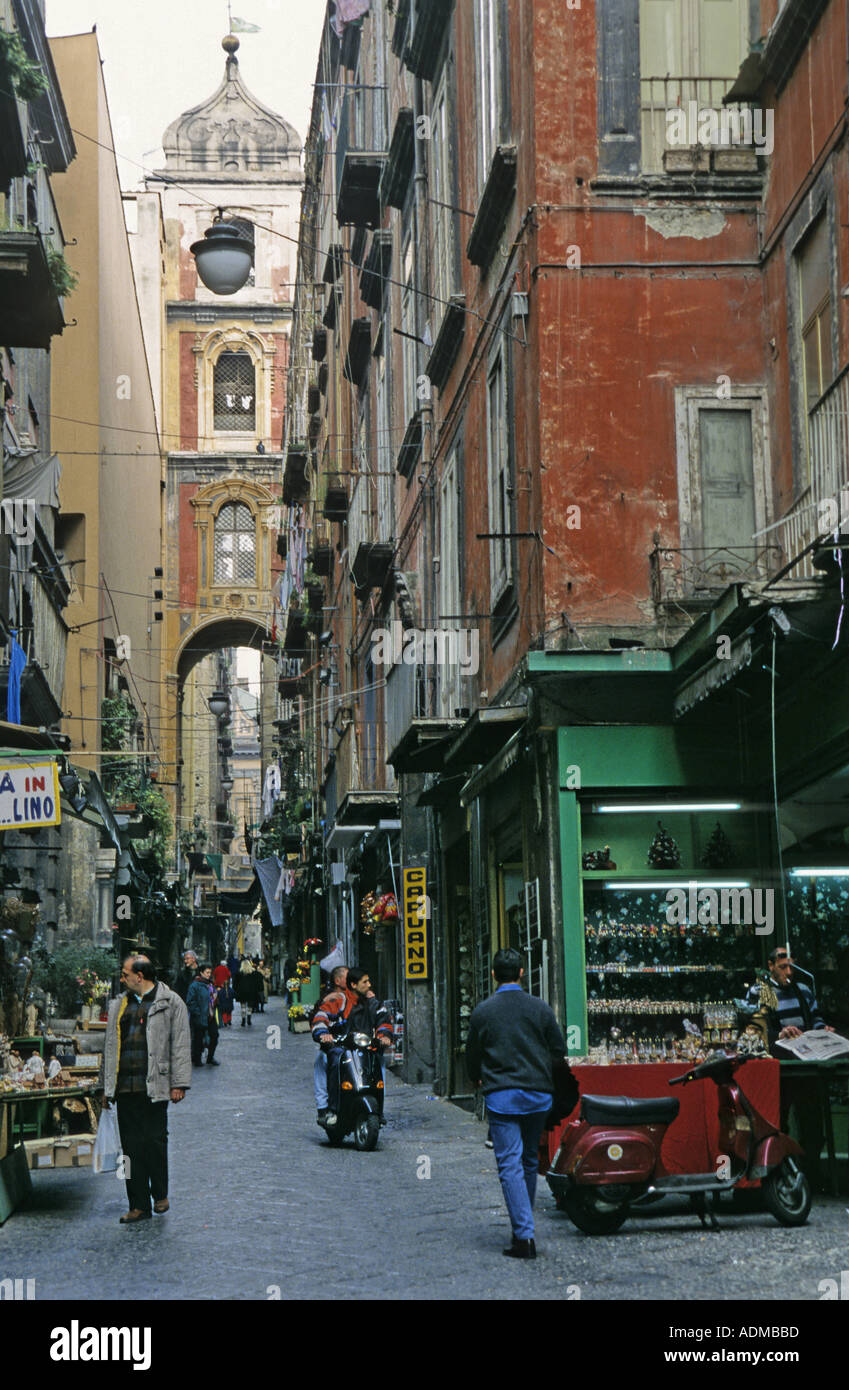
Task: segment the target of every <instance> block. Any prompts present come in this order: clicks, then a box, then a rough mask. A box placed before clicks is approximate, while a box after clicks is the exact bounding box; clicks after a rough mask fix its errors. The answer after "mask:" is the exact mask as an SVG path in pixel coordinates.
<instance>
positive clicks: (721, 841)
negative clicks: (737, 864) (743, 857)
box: [702, 821, 734, 869]
mask: <svg viewBox="0 0 849 1390" xmlns="http://www.w3.org/2000/svg"><path fill="white" fill-rule="evenodd" d="M733 863H734V850H733V847H732V845H731V841H730V840H729V838H728V836H727V835H726V833H725V831H724V830H723V828H722V826H721V825H720V823H719V821H717V822H716V829H715V830H714V832H713V834H712V835H711V837H710V839H709V840H708V842H707V844H706V845H705V852H704V854H703V855H702V865H703V866H704V868H706V869H727V868H728V867H729V865H731V864H733Z"/></svg>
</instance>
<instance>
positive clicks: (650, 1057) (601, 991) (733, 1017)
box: [581, 805, 774, 1063]
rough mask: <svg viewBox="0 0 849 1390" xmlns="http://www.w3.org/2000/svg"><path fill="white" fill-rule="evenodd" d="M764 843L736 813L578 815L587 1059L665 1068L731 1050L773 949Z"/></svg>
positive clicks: (747, 817)
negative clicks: (743, 1008)
mask: <svg viewBox="0 0 849 1390" xmlns="http://www.w3.org/2000/svg"><path fill="white" fill-rule="evenodd" d="M762 834H763V827H762V825H761V824H760V821H759V817H758V816H757V815H756V814H755V813H746V812H744V811H742V810H740V809H737V808H736V806H735V807H734V808H733V809H732V807H731V806H729V807H727V808H726V809H724V810H722V811H718V810H717V809H716V808H715V807H714V808H711V809H707V808H705V809H701V808H696V809H693V808H688V809H684V808H681V809H679V808H677V807H675V806H674V805H669V806H665V807H664V808H663V809H662V810H659V809H658V808H651V809H649V808H646V809H645V810H642V809H640V810H638V809H636V808H630V807H628V806H626V805H621V806H617V807H616V808H615V810H612V811H605V810H602V809H599V808H598V807H597V806H586V807H585V808H584V809H583V814H582V817H581V839H582V864H583V865H584V866H586V867H584V868H583V869H582V872H581V880H582V904H583V935H584V962H585V964H584V971H585V976H586V1020H587V1049H586V1053H585V1055H586V1056H587V1057H588V1058H590V1059H591V1060H593V1061H596V1062H610V1063H621V1062H663V1061H670V1062H672V1061H676V1060H678V1059H684V1060H690V1059H692V1058H700V1057H702V1056H704V1055H706V1053H707V1052H709V1051H710V1050H712V1049H713V1048H717V1047H722V1046H728V1045H732V1044H734V1043H736V1041H737V1036H738V1024H739V1023H741V1021H742V1020H741V1018H740V1013H739V1009H738V1001H740V1000H742V999H743V998H744V997H745V994H746V991H747V989H748V986H749V985H750V984H751V983H752V981H753V979H754V977H755V972H756V970H757V969H758V968H759V967H760V966H761V965H762V963H763V959H764V952H765V947H764V942H765V941H767V940H771V939H772V937H771V935H768V934H767V930H766V928H767V926H768V925H769V920H768V912H767V911H766V908H767V907H769V909H770V910H771V908H772V905H773V901H774V900H773V899H772V898H765V897H764V896H763V894H764V893H765V892H767V891H768V892H770V893H772V892H773V890H772V889H768V888H767V887H766V886H765V875H764V873H762V872H760V871H759V870H758V868H757V864H758V862H759V860H761V859H762V846H761V843H760V840H759V837H760V836H761V835H762ZM760 919H763V920H760ZM753 1050H757V1049H756V1048H753Z"/></svg>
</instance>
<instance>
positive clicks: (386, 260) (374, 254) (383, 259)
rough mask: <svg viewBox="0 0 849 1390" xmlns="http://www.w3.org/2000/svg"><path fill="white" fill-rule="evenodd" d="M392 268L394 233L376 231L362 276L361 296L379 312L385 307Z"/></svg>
mask: <svg viewBox="0 0 849 1390" xmlns="http://www.w3.org/2000/svg"><path fill="white" fill-rule="evenodd" d="M391 268H392V233H391V232H375V234H374V236H373V237H372V239H371V246H370V248H369V253H368V256H367V257H366V259H365V263H364V265H363V271H362V274H361V276H360V296H361V298H362V300H363V303H364V304H367V305H368V306H369V308H370V309H376V310H377V311H378V313H380V312H381V310H382V309H383V298H384V294H385V292H386V283H387V279H388V276H389V272H390V270H391Z"/></svg>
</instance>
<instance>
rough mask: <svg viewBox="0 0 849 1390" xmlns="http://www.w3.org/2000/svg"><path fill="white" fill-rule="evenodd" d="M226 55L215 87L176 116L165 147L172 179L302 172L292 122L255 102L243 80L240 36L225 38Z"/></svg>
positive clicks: (272, 177)
mask: <svg viewBox="0 0 849 1390" xmlns="http://www.w3.org/2000/svg"><path fill="white" fill-rule="evenodd" d="M221 46H222V48H223V49H224V51H225V53H226V54H227V62H226V65H225V69H224V77H223V79H222V81H221V84H220V86H219V87H218V89H217V91H215V92H214V93H213V95H212V96H211V97H209V98H208V99H207V100H206V101H203V102H201V103H200V105H199V106H193V107H191V109H190V110H188V111H184V112H183V114H182V116H178V117H177V120H176V121H173V122H172V123H171V125H170V126H169V127H168V129H167V130H166V132H165V134H164V136H163V138H162V145H163V148H164V150H165V169H164V170H161V171H159V172H161V173H162V174H165V175H167V176H168V177H169V178H175V177H177V176H179V179H180V181H181V182H182V183H185V182H192V181H194V182H199V183H211V182H215V181H220V182H225V183H226V182H232V181H234V180H238V181H239V182H240V183H241V182H243V181H251V180H257V181H258V182H268V181H275V182H276V181H278V180H279V179H280V178H281V176H283V177H284V178H285V176H286V175H289V176H291V175H293V174H294V175H298V174H299V171H300V149H301V139H300V136H299V135H298V132H297V131H296V130H295V128H294V126H292V125H290V124H289V122H288V121H286V120H284V119H283V117H282V116H279V115H277V113H276V112H274V111H271V110H270V109H269V108H268V107H267V106H263V105H262V103H261V102H259V101H257V99H256V97H255V96H253V95H252V94H251V93H250V92H249V91H248V89H247V87H246V86H245V84H244V82H243V81H242V77H241V72H240V70H239V60H238V58H237V57H236V53H237V51H238V48H239V40H238V39H237V38H236V36H235V34H228V35H227V37H226V38H225V39H223V41H222V45H221Z"/></svg>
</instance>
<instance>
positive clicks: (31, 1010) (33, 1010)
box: [26, 1004, 38, 1038]
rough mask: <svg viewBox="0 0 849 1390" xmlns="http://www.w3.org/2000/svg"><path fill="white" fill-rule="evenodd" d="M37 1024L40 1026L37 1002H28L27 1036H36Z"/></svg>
mask: <svg viewBox="0 0 849 1390" xmlns="http://www.w3.org/2000/svg"><path fill="white" fill-rule="evenodd" d="M37 1026H38V1006H37V1005H36V1004H27V1007H26V1036H27V1037H28V1038H34V1037H35V1030H36V1027H37Z"/></svg>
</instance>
